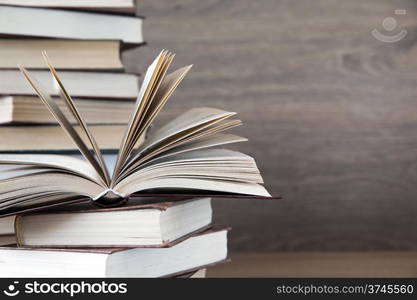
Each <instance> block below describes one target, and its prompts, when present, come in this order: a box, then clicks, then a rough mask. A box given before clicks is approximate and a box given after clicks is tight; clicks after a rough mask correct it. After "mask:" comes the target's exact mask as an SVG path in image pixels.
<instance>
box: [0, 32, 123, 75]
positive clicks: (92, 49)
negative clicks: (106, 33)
mask: <svg viewBox="0 0 417 300" xmlns="http://www.w3.org/2000/svg"><path fill="white" fill-rule="evenodd" d="M122 50H123V49H122V42H121V41H116V40H114V41H91V40H64V39H36V38H32V39H27V38H25V39H22V38H20V39H18V38H16V39H12V38H9V39H0V68H1V69H17V68H18V65H22V66H25V67H26V68H28V69H46V68H47V66H46V65H45V63H44V61H43V60H42V55H41V53H42V51H46V52H47V53H48V55H49V57H50V58H51V60H52V61H53V62H54V65H55V67H56V68H57V69H60V70H81V69H83V70H119V71H121V70H123V65H122V62H121V59H120V52H121V51H122Z"/></svg>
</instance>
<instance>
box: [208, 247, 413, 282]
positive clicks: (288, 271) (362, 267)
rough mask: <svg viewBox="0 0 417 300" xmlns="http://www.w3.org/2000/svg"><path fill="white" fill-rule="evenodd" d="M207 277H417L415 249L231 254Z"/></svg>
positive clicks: (210, 271)
mask: <svg viewBox="0 0 417 300" xmlns="http://www.w3.org/2000/svg"><path fill="white" fill-rule="evenodd" d="M231 259H232V261H231V262H230V263H227V264H222V265H218V266H216V267H213V268H210V269H209V270H208V272H207V277H417V252H411V251H410V252H296V253H263V254H255V253H253V254H234V255H233V254H232V255H231Z"/></svg>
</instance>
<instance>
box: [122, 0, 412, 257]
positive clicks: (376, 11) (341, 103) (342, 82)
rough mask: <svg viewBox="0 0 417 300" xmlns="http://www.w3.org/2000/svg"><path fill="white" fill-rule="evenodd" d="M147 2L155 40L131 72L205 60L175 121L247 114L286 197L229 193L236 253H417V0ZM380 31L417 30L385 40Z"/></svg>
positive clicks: (260, 153) (134, 55) (261, 154)
mask: <svg viewBox="0 0 417 300" xmlns="http://www.w3.org/2000/svg"><path fill="white" fill-rule="evenodd" d="M138 2H139V9H138V12H139V13H140V14H142V15H145V16H146V17H147V19H146V21H145V25H144V34H145V38H146V40H147V41H148V42H149V44H148V45H147V46H146V47H143V48H139V49H136V50H133V51H130V52H128V53H126V54H125V55H124V59H125V62H126V63H127V64H128V70H130V71H137V70H142V69H143V67H144V66H145V65H147V64H148V63H149V62H150V61H151V59H152V57H154V56H155V55H156V54H157V52H158V51H159V50H160V49H163V48H166V49H170V50H172V51H174V52H176V53H177V57H176V66H181V65H185V64H191V63H193V64H194V69H193V70H192V72H191V73H190V74H189V76H188V78H187V79H186V81H185V82H184V84H182V86H181V87H180V88H179V90H178V91H177V92H176V94H175V95H174V97H173V99H172V101H171V103H169V105H168V106H167V109H166V110H165V114H164V118H162V119H161V120H162V121H163V120H164V119H166V118H169V117H172V116H173V115H175V114H177V113H179V112H180V111H183V110H185V109H187V108H191V107H194V106H202V105H205V106H213V107H219V108H224V109H227V110H234V111H237V112H238V113H239V116H240V117H241V118H242V119H243V120H244V123H245V126H244V127H243V128H241V129H239V130H236V132H238V133H240V134H242V135H245V136H246V137H248V138H249V139H250V142H249V143H246V144H242V145H240V149H242V150H243V151H244V152H246V153H248V154H251V155H253V156H254V157H256V159H257V161H258V164H259V167H260V169H261V170H262V172H263V174H264V177H265V181H266V184H267V186H268V187H269V189H270V190H271V192H273V193H275V194H282V195H284V196H285V200H282V201H276V202H272V201H249V200H224V201H223V200H222V201H221V200H219V201H216V202H215V204H214V206H215V214H216V220H217V221H218V223H220V224H225V225H232V226H233V227H234V230H233V231H232V233H231V241H230V246H231V249H232V250H234V251H277V250H280V251H292V250H300V251H301V250H303V251H304V250H306V251H309V250H372V249H417V234H416V229H417V46H416V41H417V18H416V14H417V2H416V1H414V0H398V1H391V0H352V1H343V0H315V1H311V0H297V1H294V0H259V1H253V0H205V1H198V0H170V1H167V0H139V1H138ZM395 9H406V11H407V14H406V15H405V16H404V15H395V13H394V10H395ZM387 17H394V18H395V19H396V20H397V21H398V25H397V28H396V29H394V30H393V31H392V32H388V31H386V30H384V28H382V27H383V26H382V22H383V20H384V19H385V18H387ZM374 28H376V29H379V30H380V32H381V33H384V34H387V35H391V36H392V35H394V34H396V33H398V32H399V31H400V30H401V29H406V30H407V31H408V34H407V36H406V37H405V38H404V39H403V40H401V41H399V42H397V43H384V42H381V41H378V40H376V39H375V38H373V37H372V36H371V33H370V32H371V30H372V29H374Z"/></svg>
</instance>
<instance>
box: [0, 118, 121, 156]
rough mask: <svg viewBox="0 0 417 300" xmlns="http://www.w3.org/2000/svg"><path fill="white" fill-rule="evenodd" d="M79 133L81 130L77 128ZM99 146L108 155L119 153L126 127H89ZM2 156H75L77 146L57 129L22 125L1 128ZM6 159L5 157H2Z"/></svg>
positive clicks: (52, 126) (49, 126)
mask: <svg viewBox="0 0 417 300" xmlns="http://www.w3.org/2000/svg"><path fill="white" fill-rule="evenodd" d="M74 128H75V130H76V131H77V132H80V131H81V129H80V127H79V126H75V127H74ZM89 129H90V130H91V131H92V132H93V133H94V136H95V138H96V139H97V143H98V144H99V145H100V147H101V149H102V150H103V151H104V152H106V153H109V152H114V151H117V150H115V149H118V148H119V146H120V143H121V139H122V137H123V134H124V132H125V131H126V126H124V125H90V126H89ZM0 140H1V141H7V143H0V153H1V152H3V153H5V152H7V153H22V152H24V153H28V152H29V153H74V152H77V153H79V151H78V148H77V146H76V145H75V144H74V143H73V142H72V141H71V140H70V139H69V138H68V137H67V135H65V134H63V132H62V129H61V128H60V127H59V126H54V125H36V126H32V125H30V126H28V125H21V126H20V125H19V126H11V125H4V126H0ZM3 157H4V156H3Z"/></svg>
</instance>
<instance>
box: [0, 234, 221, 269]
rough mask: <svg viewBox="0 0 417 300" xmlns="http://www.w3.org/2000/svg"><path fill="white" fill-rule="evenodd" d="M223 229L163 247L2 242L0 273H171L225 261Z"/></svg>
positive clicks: (0, 248) (196, 235)
mask: <svg viewBox="0 0 417 300" xmlns="http://www.w3.org/2000/svg"><path fill="white" fill-rule="evenodd" d="M227 232H228V229H214V230H208V231H206V232H204V233H198V234H195V235H193V236H191V237H189V238H188V239H186V240H183V241H179V242H178V243H175V244H172V245H169V247H165V248H109V249H105V248H104V249H103V248H98V249H85V248H84V249H64V248H60V249H43V248H28V247H21V248H18V247H13V246H3V247H0V262H1V268H0V277H167V276H175V275H180V274H184V273H189V272H193V271H196V270H198V269H202V268H205V267H207V266H211V265H213V264H217V263H220V262H223V261H225V260H226V259H227ZM46 262H47V263H46ZM28 266H30V267H28Z"/></svg>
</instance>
